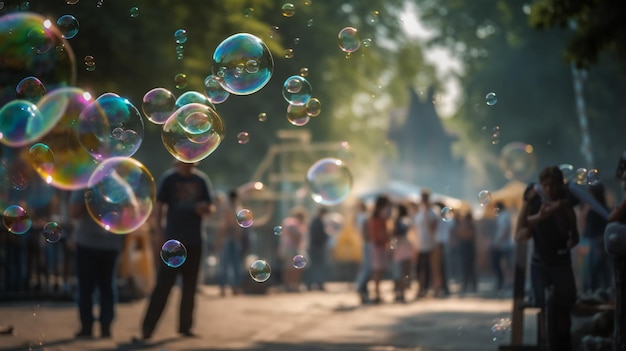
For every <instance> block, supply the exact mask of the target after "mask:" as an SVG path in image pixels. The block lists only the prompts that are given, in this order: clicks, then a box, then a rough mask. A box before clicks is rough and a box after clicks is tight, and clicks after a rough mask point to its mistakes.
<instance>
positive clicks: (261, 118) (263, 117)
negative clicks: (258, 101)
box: [259, 112, 267, 122]
mask: <svg viewBox="0 0 626 351" xmlns="http://www.w3.org/2000/svg"><path fill="white" fill-rule="evenodd" d="M265 121H267V113H265V112H261V113H259V122H265Z"/></svg>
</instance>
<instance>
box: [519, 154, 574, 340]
mask: <svg viewBox="0 0 626 351" xmlns="http://www.w3.org/2000/svg"><path fill="white" fill-rule="evenodd" d="M517 228H518V232H517V238H518V239H519V240H526V239H530V238H532V239H533V242H534V250H533V254H532V259H531V283H532V287H533V293H534V296H535V303H536V304H537V306H538V307H540V308H541V309H542V310H543V311H544V312H545V310H546V307H547V305H546V304H547V302H548V301H546V296H545V292H546V289H547V288H549V287H550V288H551V289H553V298H552V300H553V301H552V302H551V304H550V309H551V311H549V313H548V314H547V317H548V320H547V322H546V328H547V340H548V347H549V349H550V350H563V351H565V350H572V339H571V334H570V329H571V324H572V316H571V310H572V308H573V306H574V304H575V302H576V282H575V280H574V272H573V270H572V260H571V255H570V250H571V249H572V248H573V247H574V246H575V245H576V244H577V243H578V240H579V237H578V229H577V226H576V214H575V213H574V209H573V208H572V206H571V205H570V204H569V202H568V201H567V199H566V190H565V186H564V183H563V173H561V170H560V169H559V168H558V167H554V166H552V167H547V168H545V169H543V170H542V171H541V173H540V174H539V186H537V185H534V184H531V185H529V187H528V188H527V189H526V191H525V192H524V203H523V205H522V209H521V211H520V214H519V218H518V224H517Z"/></svg>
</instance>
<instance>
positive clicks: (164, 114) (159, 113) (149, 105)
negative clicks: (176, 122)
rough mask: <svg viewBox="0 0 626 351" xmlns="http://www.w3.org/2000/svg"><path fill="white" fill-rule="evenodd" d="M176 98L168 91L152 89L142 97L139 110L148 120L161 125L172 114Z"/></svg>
mask: <svg viewBox="0 0 626 351" xmlns="http://www.w3.org/2000/svg"><path fill="white" fill-rule="evenodd" d="M175 105H176V97H175V96H174V94H172V93H171V92H170V91H169V90H167V89H164V88H154V89H152V90H150V91H149V92H147V93H146V94H145V95H144V96H143V103H142V105H141V109H142V110H143V113H144V114H145V115H146V117H147V118H148V120H149V121H150V122H152V123H155V124H163V123H165V121H166V120H167V119H168V118H169V117H170V116H171V115H172V113H174V111H175V110H176V109H175Z"/></svg>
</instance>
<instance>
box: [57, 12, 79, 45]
mask: <svg viewBox="0 0 626 351" xmlns="http://www.w3.org/2000/svg"><path fill="white" fill-rule="evenodd" d="M57 27H59V30H60V31H61V34H62V35H63V38H65V39H72V38H74V37H75V36H76V34H78V27H79V25H78V20H77V19H76V17H74V16H72V15H63V16H61V17H59V19H58V20H57Z"/></svg>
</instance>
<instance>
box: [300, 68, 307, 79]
mask: <svg viewBox="0 0 626 351" xmlns="http://www.w3.org/2000/svg"><path fill="white" fill-rule="evenodd" d="M308 75H309V69H308V68H307V67H302V68H300V76H301V77H306V76H308Z"/></svg>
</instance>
